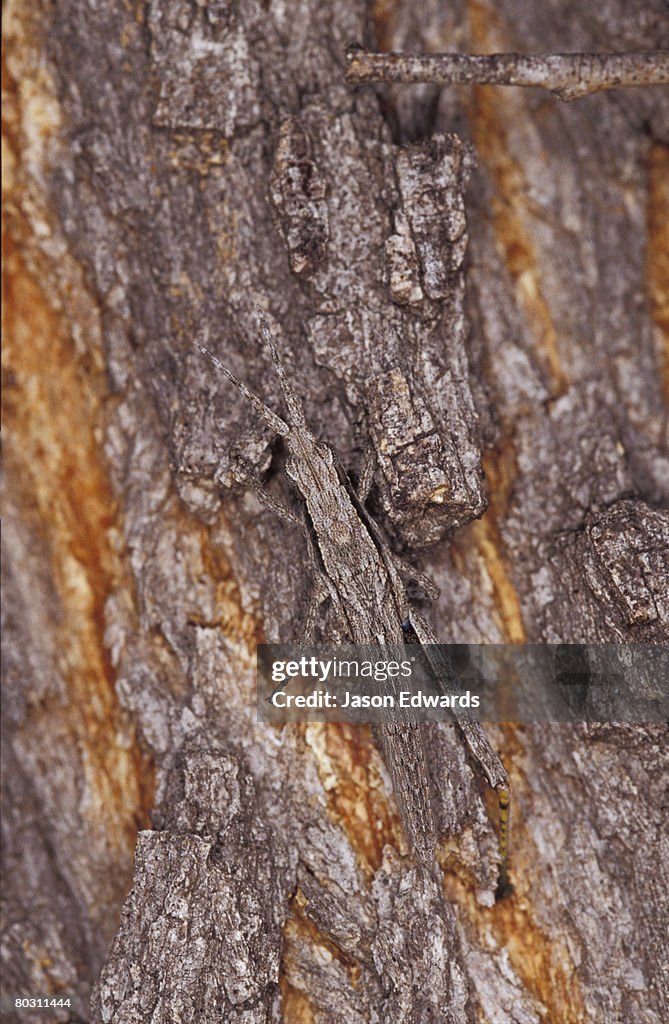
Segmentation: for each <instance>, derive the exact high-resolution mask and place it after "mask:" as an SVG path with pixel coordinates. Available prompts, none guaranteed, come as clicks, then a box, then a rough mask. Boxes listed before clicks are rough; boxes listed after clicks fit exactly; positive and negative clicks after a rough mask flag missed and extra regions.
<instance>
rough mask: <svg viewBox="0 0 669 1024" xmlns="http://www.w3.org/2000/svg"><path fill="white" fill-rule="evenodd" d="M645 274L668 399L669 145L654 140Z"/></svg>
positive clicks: (649, 181) (651, 159) (649, 165)
mask: <svg viewBox="0 0 669 1024" xmlns="http://www.w3.org/2000/svg"><path fill="white" fill-rule="evenodd" d="M646 221H647V226H648V252H647V256H646V276H647V279H648V295H649V298H650V309H651V315H652V317H653V320H654V322H655V324H656V326H657V328H658V330H659V331H660V335H661V337H662V340H663V345H664V359H663V367H662V378H663V384H664V393H665V396H666V399H667V401H668V402H669V147H667V146H663V145H661V144H660V143H656V144H655V145H654V146H652V147H651V150H650V157H649V161H648V207H647V209H646Z"/></svg>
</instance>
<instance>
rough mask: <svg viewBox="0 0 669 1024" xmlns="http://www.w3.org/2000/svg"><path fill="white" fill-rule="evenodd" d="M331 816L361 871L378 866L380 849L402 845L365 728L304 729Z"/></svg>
mask: <svg viewBox="0 0 669 1024" xmlns="http://www.w3.org/2000/svg"><path fill="white" fill-rule="evenodd" d="M306 740H307V743H308V744H309V746H310V747H311V749H312V751H313V753H314V756H315V758H316V763H317V767H318V773H319V776H320V778H321V781H322V783H323V786H324V788H325V791H326V794H327V799H328V807H329V810H330V813H331V815H332V816H333V817H334V818H335V819H336V820H337V821H338V822H339V823H340V824H341V826H342V828H343V829H344V830H345V832H346V835H347V836H348V838H349V841H350V843H351V846H352V847H353V849H354V850H355V852H356V854H357V856H358V858H359V860H360V863H361V866H362V868H363V870H365V871H366V872H367V873H371V872H373V871H376V870H377V869H378V868H379V867H380V866H381V859H382V852H383V847H384V846H385V845H386V844H390V845H391V846H395V847H396V848H400V847H401V844H402V842H403V838H402V829H401V825H400V821H399V818H398V816H397V814H396V813H394V812H393V811H392V810H391V806H390V805H389V803H388V799H387V796H386V793H385V789H384V785H383V780H382V778H381V775H380V773H379V755H378V753H377V750H376V747H375V746H374V742H373V740H372V733H371V729H370V728H369V727H367V726H361V725H355V726H354V725H346V724H338V723H337V724H328V725H324V724H312V725H310V726H309V727H308V728H307V730H306Z"/></svg>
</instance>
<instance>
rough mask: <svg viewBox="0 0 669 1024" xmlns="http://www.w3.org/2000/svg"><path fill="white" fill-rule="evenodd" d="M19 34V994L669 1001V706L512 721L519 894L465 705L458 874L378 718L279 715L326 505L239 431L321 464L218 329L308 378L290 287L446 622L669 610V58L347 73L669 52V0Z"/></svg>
mask: <svg viewBox="0 0 669 1024" xmlns="http://www.w3.org/2000/svg"><path fill="white" fill-rule="evenodd" d="M5 33H6V39H7V82H8V99H7V103H6V109H7V134H6V140H5V142H6V154H7V166H6V182H7V185H8V192H7V196H6V241H7V249H6V263H5V267H6V270H5V273H6V291H5V295H6V328H7V330H6V334H7V346H6V353H5V410H6V413H5V420H6V447H5V498H4V502H5V520H4V526H5V529H4V536H3V555H4V565H5V569H4V589H5V600H4V609H3V614H4V636H5V658H4V684H3V685H4V690H5V715H4V723H3V731H4V742H3V754H2V756H3V769H4V783H3V785H4V811H3V815H4V817H3V828H4V837H5V838H4V853H3V856H4V869H5V878H7V879H9V884H8V886H7V888H6V893H5V898H4V908H3V915H4V916H3V958H4V972H3V973H4V989H3V998H4V999H5V1000H6V1002H7V1006H5V1005H4V1004H3V1009H7V1019H8V1020H16V1021H27V1020H32V1019H34V1014H33V1012H32V1011H29V1010H20V1009H15V1008H14V1005H13V1001H14V998H15V997H19V996H31V995H32V996H52V995H56V996H57V995H63V996H68V997H70V998H71V1000H72V1006H71V1007H70V1008H69V1009H65V1008H63V1009H54V1010H52V1011H49V1012H50V1013H51V1016H50V1017H48V1019H51V1020H53V1021H84V1020H85V1021H88V1020H90V1021H95V1022H102V1021H104V1022H114V1024H120V1022H124V1024H131V1022H132V1024H135V1022H136V1024H148V1022H149V1021H151V1022H160V1021H165V1022H167V1021H174V1020H183V1021H196V1020H197V1021H198V1022H205V1024H206V1022H209V1021H212V1022H213V1021H230V1022H235V1024H242V1022H244V1024H250V1022H270V1021H279V1020H284V1021H286V1022H297V1021H304V1022H312V1021H313V1022H340V1021H341V1022H347V1024H348V1022H351V1021H354V1022H357V1021H360V1022H363V1021H365V1022H373V1021H381V1020H388V1021H392V1022H393V1024H395V1022H406V1024H410V1022H411V1024H413V1022H415V1024H417V1022H419V1021H421V1022H424V1021H435V1022H436V1021H453V1022H456V1021H457V1022H464V1021H468V1022H469V1021H474V1020H485V1021H488V1022H490V1024H507V1022H509V1024H511V1022H514V1024H529V1022H539V1021H543V1020H551V1021H556V1022H577V1021H578V1022H580V1021H588V1022H597V1024H599V1022H602V1024H604V1022H606V1024H609V1022H612V1021H620V1022H625V1024H630V1022H639V1024H641V1022H643V1024H661V1022H662V1021H663V1020H666V1019H667V1017H668V1016H669V1007H668V1005H667V1003H668V1000H667V995H666V993H667V985H666V964H667V952H668V949H667V945H668V943H667V935H666V927H665V925H664V922H666V919H667V916H668V914H669V899H668V897H667V893H669V877H668V876H667V864H669V851H668V850H667V835H666V824H665V822H664V817H665V816H666V801H667V779H668V764H667V744H666V741H667V731H666V728H664V727H659V726H632V725H602V726H585V725H581V726H579V725H573V726H566V725H564V726H538V725H537V726H519V725H513V724H509V725H507V726H504V727H498V728H496V729H491V730H490V735H491V738H492V740H493V742H494V744H495V745H496V747H497V749H498V750H499V751H500V753H501V755H502V757H503V759H504V761H505V763H506V765H507V768H508V770H509V772H510V774H511V779H512V786H513V793H514V812H513V814H514V816H513V821H512V844H513V847H512V848H513V854H512V856H513V861H512V880H513V883H514V885H515V892H514V894H513V895H512V896H511V897H509V898H508V899H507V900H505V901H502V902H500V903H498V904H495V903H494V899H493V893H494V885H495V874H496V864H495V828H496V826H495V822H494V816H493V814H492V806H491V805H489V804H488V803H487V802H486V801H487V800H488V795H487V794H486V792H485V788H484V787H483V786H482V785H481V783H480V782H479V780H478V779H477V778H476V777H475V776H474V774H473V772H472V771H471V767H470V765H469V763H468V760H467V757H466V753H465V751H464V749H463V745H462V743H461V741H460V740H459V738H458V736H457V735H456V733H455V731H454V729H453V728H452V727H450V726H447V725H441V724H440V725H434V726H431V727H430V728H431V732H430V744H429V746H430V749H429V755H430V772H431V782H432V787H433V790H434V793H435V800H436V807H437V816H438V818H439V825H440V830H441V834H442V835H443V841H442V843H441V846H440V850H439V863H440V866H441V874H440V876H439V878H438V879H437V878H436V877H433V876H432V875H431V874H430V873H429V872H426V871H425V870H424V869H422V868H420V867H419V866H417V865H416V864H415V862H414V861H413V860H412V858H411V857H410V855H409V851H408V849H407V847H406V842H405V839H404V837H403V835H402V831H401V827H400V824H399V818H398V815H397V811H396V808H395V805H394V802H393V797H392V794H391V792H390V787H389V782H388V777H387V774H386V769H385V767H384V766H383V763H382V761H381V759H380V756H379V754H378V752H377V750H376V748H375V747H374V744H373V742H372V739H371V734H370V733H369V731H368V730H366V729H363V728H360V727H357V728H353V727H348V726H340V727H339V726H323V725H315V724H312V725H308V726H294V725H291V726H285V727H283V728H282V729H277V728H275V727H270V726H267V725H263V724H261V723H258V722H257V720H256V713H255V698H254V684H255V678H254V669H255V664H254V658H255V645H256V644H257V643H258V642H260V641H261V640H263V639H265V640H277V641H278V640H284V641H288V640H291V639H294V638H296V637H297V635H298V634H299V632H300V624H301V621H302V619H303V616H304V612H305V609H306V606H307V602H308V597H309V587H310V580H309V572H308V566H307V560H306V549H305V542H304V538H303V537H302V535H301V533H300V531H299V529H297V528H294V527H291V526H286V524H285V523H282V522H281V521H279V520H277V519H275V518H274V517H273V516H271V514H269V513H268V512H266V511H263V510H262V509H261V507H260V505H259V504H258V502H257V500H256V498H255V497H254V496H253V495H252V494H251V493H244V492H243V491H241V490H239V489H226V488H221V487H219V486H218V485H217V484H216V483H215V482H214V474H215V472H216V471H217V470H218V471H219V475H220V476H221V477H222V478H225V477H226V471H227V469H228V468H229V466H230V465H231V461H230V460H231V459H232V458H234V457H235V456H236V454H241V455H243V457H244V458H245V459H246V460H247V461H250V462H251V463H253V464H254V465H255V467H256V471H257V472H258V473H261V474H264V477H265V480H266V482H267V486H268V488H269V490H270V491H271V492H272V493H273V494H274V495H275V496H276V497H280V498H281V499H282V500H284V501H287V502H293V501H294V500H295V498H294V495H292V494H291V492H290V488H289V487H288V485H287V482H286V481H285V479H284V478H283V476H282V473H281V472H280V466H281V450H280V446H277V444H276V443H275V441H274V439H273V438H271V437H270V436H269V433H268V431H267V429H266V428H263V427H262V425H261V423H260V422H259V420H258V416H257V414H255V413H254V411H253V409H252V408H250V407H247V406H246V405H245V403H244V402H243V401H242V399H241V397H240V396H238V395H237V394H236V393H233V390H232V388H231V387H230V386H229V385H228V383H227V382H226V381H225V380H224V379H223V378H220V377H217V376H216V375H215V373H214V371H213V370H212V368H211V366H210V365H209V364H208V363H207V362H206V360H204V359H203V358H202V357H201V356H200V354H199V353H198V352H197V351H196V350H195V349H194V348H193V347H192V345H191V341H192V339H194V338H197V339H199V340H200V341H201V342H202V343H203V344H205V345H206V346H207V347H208V348H210V349H211V350H212V351H214V352H215V353H216V355H217V356H218V357H219V358H220V359H221V361H223V362H224V363H225V364H226V365H227V366H229V367H230V368H231V369H232V370H233V371H234V372H235V373H236V374H237V375H238V376H239V377H240V378H242V379H243V380H244V382H245V383H246V384H248V386H249V387H251V388H252V389H253V390H254V391H255V392H256V393H257V394H259V395H261V396H262V397H263V399H264V400H265V401H266V402H267V404H268V405H269V406H271V408H273V409H275V410H276V411H277V412H278V413H279V414H281V413H282V407H281V400H280V396H279V390H278V386H277V382H276V379H275V376H274V373H273V370H272V367H271V365H270V362H269V360H268V356H267V353H266V351H265V350H264V348H263V345H262V342H261V339H260V337H259V332H258V328H257V322H256V318H255V313H254V308H255V305H256V303H258V302H261V303H262V305H263V307H264V308H266V310H267V312H268V316H269V318H270V322H271V326H272V329H273V332H274V333H275V336H276V338H277V343H278V346H279V348H280V350H281V353H282V357H283V359H284V361H285V363H286V365H287V367H288V369H289V372H290V375H291V379H292V381H293V383H294V386H295V388H296V390H297V391H298V393H299V394H300V396H301V398H302V399H303V401H304V403H305V407H306V410H307V416H308V419H309V422H310V424H311V425H312V427H313V428H314V430H315V432H316V433H317V434H318V435H319V436H321V437H322V438H323V439H324V440H327V441H329V442H331V443H333V444H335V445H336V446H337V448H338V449H339V450H340V452H341V453H342V459H343V462H344V465H345V466H346V467H347V468H348V469H350V470H351V472H352V474H353V475H354V476H355V475H356V474H357V472H358V471H359V469H360V464H361V460H362V456H363V451H364V450H365V449H366V448H367V447H371V448H372V449H373V450H375V452H376V453H377V459H378V468H377V471H376V475H375V482H374V483H375V486H374V491H373V495H372V507H373V510H374V515H375V518H376V519H377V520H378V522H379V523H380V524H381V526H382V528H383V529H384V531H385V533H386V534H387V536H388V537H389V538H390V539H391V542H392V544H393V545H394V546H395V548H396V549H397V551H398V552H401V553H402V554H403V556H404V557H405V558H409V559H410V560H412V561H413V562H414V563H415V564H416V565H417V566H418V567H419V568H420V569H422V571H424V572H426V573H428V574H429V575H430V576H431V577H432V578H433V579H434V580H435V582H436V583H437V584H438V586H439V587H440V588H441V597H440V598H439V600H438V601H436V602H435V603H434V604H433V605H432V607H431V608H430V609H429V610H428V611H426V614H428V615H429V617H430V619H431V622H432V624H433V626H434V628H435V631H436V633H437V635H438V636H439V637H440V639H442V640H443V641H444V642H457V643H469V642H472V643H476V642H484V643H485V642H490V643H499V642H504V641H512V642H523V641H533V642H563V643H577V642H578V643H584V642H601V641H611V642H636V641H644V642H652V643H666V641H667V638H668V633H669V556H668V552H669V515H668V513H667V504H668V498H669V450H668V448H669V446H668V443H667V440H668V439H667V421H668V417H667V398H668V397H669V349H668V347H667V337H668V334H669V316H668V312H667V311H668V309H669V261H668V260H667V252H668V251H669V245H668V242H669V233H668V229H667V225H668V224H669V185H668V183H669V148H668V147H669V100H668V97H667V91H666V90H665V89H644V88H638V89H634V90H630V91H625V90H616V91H613V92H608V93H602V94H597V95H593V96H589V97H586V98H584V99H582V100H578V101H576V102H575V103H573V104H569V105H567V106H565V105H561V104H560V103H559V102H558V101H556V100H555V99H553V98H551V97H547V96H546V95H545V94H542V93H541V92H540V91H539V90H533V89H524V90H516V89H506V90H498V89H495V88H494V87H481V86H479V87H476V88H475V89H470V88H468V87H457V88H455V87H452V88H442V89H439V88H437V87H436V86H431V85H418V86H408V87H402V86H375V87H369V86H364V87H359V88H353V87H351V86H349V85H347V84H346V82H345V80H344V71H345V56H344V55H345V51H346V47H347V45H348V44H349V43H351V42H353V41H360V42H361V43H363V44H364V45H366V46H368V47H370V48H378V49H383V50H396V51H404V52H420V51H425V50H430V51H432V52H438V51H442V50H448V51H457V52H494V51H498V52H508V51H514V50H515V51H522V52H527V53H533V52H534V53H537V52H539V53H548V52H565V51H568V50H571V49H573V50H583V51H588V50H614V51H624V50H630V51H639V50H644V49H652V48H653V49H656V48H657V47H658V46H662V47H664V48H666V47H667V40H668V38H669V22H668V20H667V17H666V11H665V5H664V4H663V3H661V0H651V2H644V3H640V2H637V0H635V2H633V3H630V2H629V0H628V2H626V3H623V2H622V0H602V3H600V4H597V5H596V6H595V7H594V8H593V6H592V5H582V4H572V3H570V0H555V2H554V3H551V4H548V5H543V6H542V7H541V9H539V8H536V7H535V6H534V5H528V4H523V3H519V2H517V0H499V2H497V3H494V4H493V3H492V2H489V0H469V2H465V0H454V2H452V3H445V2H444V0H430V2H428V3H425V4H421V5H412V4H409V3H402V2H400V0H397V2H392V0H390V2H387V3H373V4H366V3H363V2H362V0H338V2H330V3H318V2H316V0H286V2H285V3H282V4H278V3H275V4H264V3H260V2H259V0H249V2H248V3H244V4H241V3H236V2H234V0H231V2H226V0H222V2H215V3H214V2H212V3H209V4H206V5H202V4H196V3H191V2H190V0H165V2H163V3H161V4H143V3H137V4H135V5H130V4H128V5H125V6H123V5H115V4H100V5H93V4H87V3H84V2H83V0H64V2H63V3H61V4H59V5H58V7H57V8H52V7H51V6H47V5H44V6H43V7H39V6H36V5H28V4H26V3H25V2H23V0H12V2H10V3H9V4H8V5H7V11H6V17H5ZM663 812H664V813H663ZM133 852H134V866H133ZM131 886H132V887H131ZM91 993H92V1000H91ZM89 1000H91V1001H90V1008H89ZM43 1019H46V1018H43Z"/></svg>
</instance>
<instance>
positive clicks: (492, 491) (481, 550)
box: [452, 438, 527, 643]
mask: <svg viewBox="0 0 669 1024" xmlns="http://www.w3.org/2000/svg"><path fill="white" fill-rule="evenodd" d="M482 462H483V469H484V472H485V476H486V480H487V482H488V508H487V510H486V512H485V513H484V515H483V516H482V517H481V519H479V520H478V521H477V522H474V523H470V524H469V525H468V526H466V527H464V528H463V529H462V530H460V531H459V532H458V534H457V536H456V538H455V540H454V541H453V544H452V554H453V560H454V562H455V564H456V565H457V566H458V567H459V569H460V571H461V572H462V573H463V574H464V575H469V573H470V572H471V568H468V567H467V564H466V562H467V556H472V555H473V556H474V557H475V559H476V560H477V561H478V562H479V563H480V564H481V565H482V569H483V572H484V573H485V575H487V578H488V581H489V586H490V587H491V588H492V595H493V603H494V608H495V611H496V612H497V615H498V617H499V623H500V626H501V630H502V633H503V634H504V637H505V640H506V641H508V642H509V643H525V641H526V640H527V636H526V633H525V626H524V624H523V618H522V611H521V607H520V600H519V598H518V594H517V591H516V588H515V586H514V583H513V578H512V574H511V569H510V566H509V562H508V559H507V555H506V548H505V545H504V541H503V540H502V535H501V524H502V523H503V521H504V518H505V516H506V515H507V509H508V504H509V499H510V497H511V492H512V488H513V482H514V480H515V479H516V476H517V466H516V456H515V450H514V447H513V443H512V442H511V440H510V439H509V438H506V439H505V440H504V441H503V443H500V444H499V445H498V446H497V447H495V448H492V449H489V450H487V451H485V452H484V453H483V457H482Z"/></svg>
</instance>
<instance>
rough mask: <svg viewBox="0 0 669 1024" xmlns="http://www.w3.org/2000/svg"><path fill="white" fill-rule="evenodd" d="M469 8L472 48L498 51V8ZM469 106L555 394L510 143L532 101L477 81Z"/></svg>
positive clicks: (505, 241) (547, 319) (549, 340)
mask: <svg viewBox="0 0 669 1024" xmlns="http://www.w3.org/2000/svg"><path fill="white" fill-rule="evenodd" d="M468 13H469V18H470V25H471V32H472V47H473V49H474V50H475V51H478V52H481V53H486V52H488V53H489V52H493V51H494V50H495V49H496V48H498V47H499V41H498V36H499V30H498V26H497V25H496V23H495V16H494V12H493V11H492V10H491V9H490V8H489V7H488V5H487V4H486V3H482V2H480V0H470V2H469V4H468ZM469 106H470V109H469V115H470V120H471V125H472V134H473V138H474V143H475V145H476V149H477V152H478V155H479V158H480V160H481V163H482V164H484V165H485V167H486V169H487V171H488V173H489V175H490V177H491V179H492V183H493V186H494V195H493V198H492V209H491V214H492V222H493V227H494V231H495V237H496V240H497V246H498V250H499V252H500V255H501V256H502V259H503V260H504V262H505V264H506V267H507V270H508V272H509V274H510V276H511V278H512V280H513V282H514V285H515V292H516V300H517V302H518V305H519V306H520V308H521V309H522V310H523V312H524V314H525V318H526V320H527V323H528V325H529V326H530V329H531V330H532V331H533V333H534V335H535V337H536V339H537V349H538V354H539V356H540V358H541V359H542V362H543V365H544V371H545V372H546V374H547V375H548V377H549V379H550V380H551V381H552V386H553V397H558V396H559V395H561V394H563V393H564V392H565V391H566V390H567V388H568V386H569V380H568V378H567V375H566V373H565V371H564V369H563V367H562V364H561V360H560V351H559V344H558V337H557V333H556V330H555V326H554V324H553V320H552V317H551V312H550V308H549V305H548V302H547V301H546V297H545V295H544V291H543V287H542V274H541V268H540V265H539V259H538V254H537V251H536V247H535V243H534V239H533V237H532V213H531V210H530V204H529V200H528V183H527V179H526V177H525V173H524V171H523V168H522V165H521V164H520V163H519V162H518V160H517V159H516V158H515V157H514V155H513V147H512V146H511V145H510V137H511V135H512V133H513V132H514V125H515V124H522V123H524V120H525V122H526V121H527V118H528V117H529V114H528V111H527V105H526V102H525V100H524V99H523V98H522V96H521V95H519V90H517V89H510V90H508V89H503V88H496V87H492V86H477V87H475V89H474V90H473V102H472V103H470V105H469Z"/></svg>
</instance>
